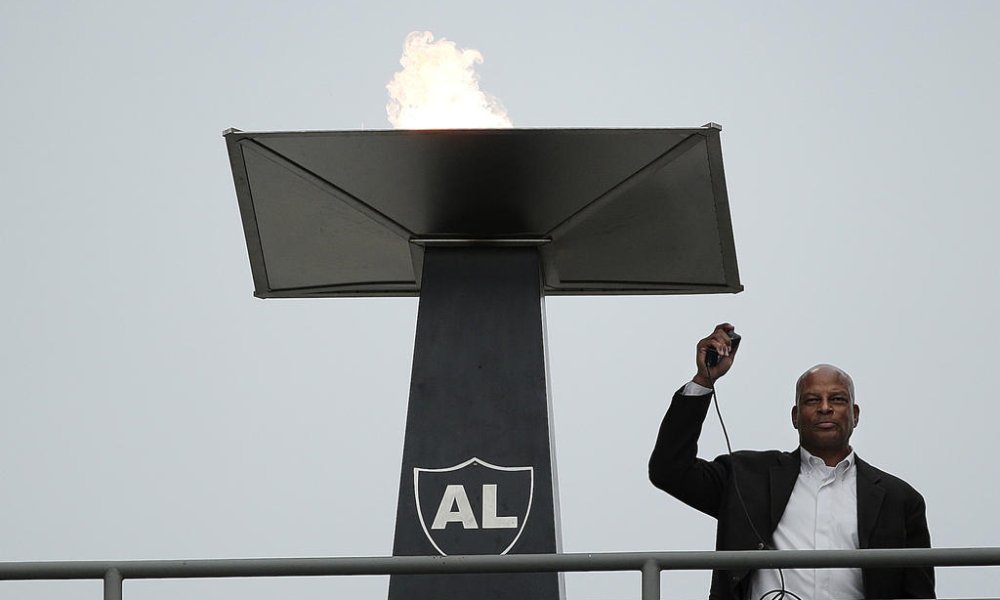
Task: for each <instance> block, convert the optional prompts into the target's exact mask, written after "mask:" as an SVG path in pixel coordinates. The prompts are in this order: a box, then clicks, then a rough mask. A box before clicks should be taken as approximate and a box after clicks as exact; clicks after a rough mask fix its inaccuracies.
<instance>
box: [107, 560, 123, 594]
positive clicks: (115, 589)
mask: <svg viewBox="0 0 1000 600" xmlns="http://www.w3.org/2000/svg"><path fill="white" fill-rule="evenodd" d="M104 600H122V574H121V573H120V572H119V571H118V569H115V568H114V567H112V568H110V569H108V570H107V572H105V573H104Z"/></svg>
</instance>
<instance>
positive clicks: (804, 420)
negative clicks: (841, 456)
mask: <svg viewBox="0 0 1000 600" xmlns="http://www.w3.org/2000/svg"><path fill="white" fill-rule="evenodd" d="M798 393H799V395H798V400H797V402H796V406H794V407H792V426H793V427H795V428H796V429H798V430H799V443H800V444H802V447H803V448H805V449H806V450H808V451H809V452H810V453H812V454H814V455H819V454H821V453H824V454H825V453H827V452H830V451H838V452H839V451H843V452H845V453H846V451H847V449H848V448H849V447H850V444H849V441H850V439H851V433H853V432H854V427H855V426H856V425H857V423H858V415H859V413H860V411H859V409H858V406H857V405H856V404H854V400H853V398H852V397H851V389H850V387H849V385H848V381H847V378H846V377H845V376H844V375H843V374H842V373H841V372H840V371H839V370H837V369H834V368H832V367H817V368H816V369H813V370H812V371H810V372H809V373H807V374H806V375H805V376H804V377H803V378H802V382H801V385H800V386H799V388H798Z"/></svg>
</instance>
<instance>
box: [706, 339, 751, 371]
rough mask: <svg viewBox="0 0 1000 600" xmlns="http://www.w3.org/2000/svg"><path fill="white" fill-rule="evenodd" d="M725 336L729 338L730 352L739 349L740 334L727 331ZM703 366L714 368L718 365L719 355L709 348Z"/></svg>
mask: <svg viewBox="0 0 1000 600" xmlns="http://www.w3.org/2000/svg"><path fill="white" fill-rule="evenodd" d="M726 335H728V336H729V348H730V351H731V352H736V349H737V348H739V347H740V340H741V339H743V338H741V337H740V334H738V333H736V332H735V331H727V332H726ZM705 364H706V365H708V366H710V367H714V366H715V365H717V364H719V353H718V352H716V351H715V348H709V349H708V350H707V351H706V352H705Z"/></svg>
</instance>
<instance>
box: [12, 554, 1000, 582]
mask: <svg viewBox="0 0 1000 600" xmlns="http://www.w3.org/2000/svg"><path fill="white" fill-rule="evenodd" d="M649 561H652V562H653V563H655V564H656V565H657V566H658V567H659V568H660V569H661V570H664V571H671V570H706V569H735V568H739V569H757V568H776V567H780V568H835V567H919V566H939V567H958V566H969V567H974V566H975V567H981V566H1000V548H996V547H994V548H903V549H875V550H752V551H741V552H737V551H726V552H721V551H675V552H610V553H594V554H585V553H577V554H515V555H506V556H492V555H489V556H487V555H463V556H375V557H339V558H232V559H197V560H129V561H51V562H0V580H29V579H35V580H40V579H103V578H104V576H105V574H106V573H107V572H108V571H109V570H111V569H116V570H117V571H118V572H119V573H121V576H122V578H124V579H179V578H202V577H204V578H216V577H310V576H332V575H400V574H446V573H515V572H522V573H526V572H553V571H563V572H576V571H641V570H642V569H643V565H644V564H646V563H648V562H649ZM647 568H648V567H647Z"/></svg>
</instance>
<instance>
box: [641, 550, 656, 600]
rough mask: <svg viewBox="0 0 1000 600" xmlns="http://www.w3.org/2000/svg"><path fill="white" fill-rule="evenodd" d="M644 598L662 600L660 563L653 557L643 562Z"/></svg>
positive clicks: (644, 599)
mask: <svg viewBox="0 0 1000 600" xmlns="http://www.w3.org/2000/svg"><path fill="white" fill-rule="evenodd" d="M642 600H660V565H659V564H658V563H657V562H656V561H655V560H652V559H651V560H647V561H646V562H644V563H642Z"/></svg>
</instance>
